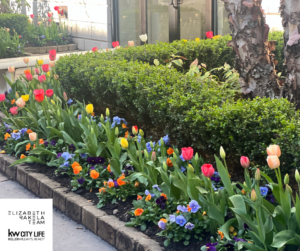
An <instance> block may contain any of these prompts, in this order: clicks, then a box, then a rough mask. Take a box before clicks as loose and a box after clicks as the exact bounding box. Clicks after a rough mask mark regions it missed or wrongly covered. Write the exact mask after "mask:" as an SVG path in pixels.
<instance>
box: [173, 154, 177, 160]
mask: <svg viewBox="0 0 300 251" xmlns="http://www.w3.org/2000/svg"><path fill="white" fill-rule="evenodd" d="M173 160H175V161H176V160H177V155H176V153H175V152H173Z"/></svg>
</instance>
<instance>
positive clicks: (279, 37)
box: [269, 31, 285, 75]
mask: <svg viewBox="0 0 300 251" xmlns="http://www.w3.org/2000/svg"><path fill="white" fill-rule="evenodd" d="M272 40H274V41H277V43H276V50H275V51H274V52H273V53H274V54H275V60H276V61H277V62H278V64H277V65H276V70H278V72H282V73H283V75H285V73H284V71H285V67H284V65H283V63H284V40H283V32H282V31H273V32H270V34H269V41H272Z"/></svg>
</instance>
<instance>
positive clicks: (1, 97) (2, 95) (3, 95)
mask: <svg viewBox="0 0 300 251" xmlns="http://www.w3.org/2000/svg"><path fill="white" fill-rule="evenodd" d="M5 98H6V97H5V94H0V102H3V101H4V100H5Z"/></svg>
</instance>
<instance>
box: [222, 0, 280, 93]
mask: <svg viewBox="0 0 300 251" xmlns="http://www.w3.org/2000/svg"><path fill="white" fill-rule="evenodd" d="M222 1H223V2H224V4H225V9H226V11H227V12H228V21H229V24H230V29H231V31H232V41H230V42H229V44H228V46H231V47H232V48H233V50H234V51H235V53H236V65H235V68H236V69H237V70H238V72H239V74H240V86H241V91H242V92H243V93H244V94H245V95H246V96H247V97H251V98H254V97H256V96H260V97H264V96H266V97H271V98H277V97H279V96H280V86H279V81H278V78H277V75H276V72H275V63H274V62H275V60H274V54H272V51H274V50H275V41H271V42H269V41H268V34H269V30H270V28H269V26H268V25H267V24H266V20H265V16H264V13H263V10H262V8H261V2H262V0H222Z"/></svg>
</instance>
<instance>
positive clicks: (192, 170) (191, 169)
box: [187, 164, 195, 173]
mask: <svg viewBox="0 0 300 251" xmlns="http://www.w3.org/2000/svg"><path fill="white" fill-rule="evenodd" d="M187 170H188V171H189V172H191V173H194V172H195V169H194V167H193V166H192V165H191V164H188V166H187Z"/></svg>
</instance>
